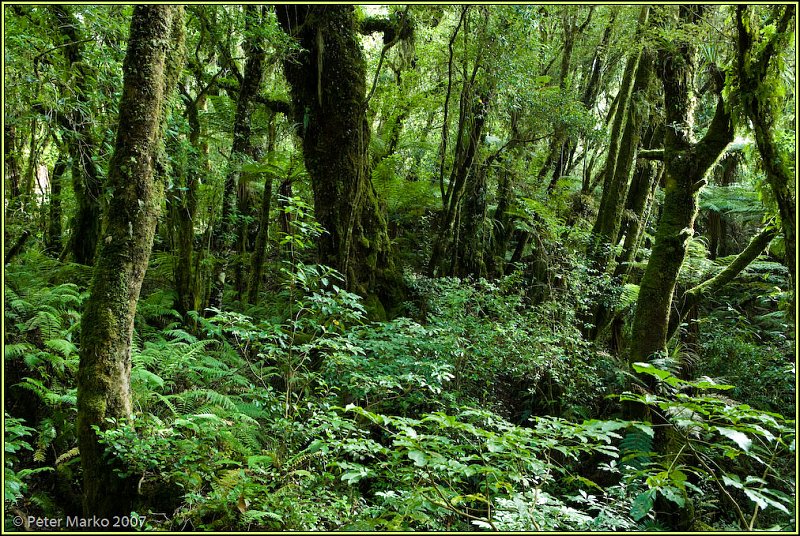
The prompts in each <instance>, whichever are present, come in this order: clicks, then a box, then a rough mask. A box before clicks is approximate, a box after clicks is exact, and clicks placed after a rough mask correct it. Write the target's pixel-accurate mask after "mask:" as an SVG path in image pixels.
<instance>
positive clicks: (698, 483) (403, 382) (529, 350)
mask: <svg viewBox="0 0 800 536" xmlns="http://www.w3.org/2000/svg"><path fill="white" fill-rule="evenodd" d="M32 260H35V259H32ZM16 269H17V270H21V271H24V270H28V271H29V272H28V273H23V272H19V273H16V274H15V273H14V272H13V271H12V272H11V273H10V274H9V277H8V284H7V287H6V302H5V310H6V325H7V333H6V350H5V365H6V371H7V380H6V381H7V382H10V383H7V385H10V387H9V403H8V404H7V412H8V414H7V415H6V429H5V439H6V442H5V444H6V468H5V481H6V489H5V501H6V506H8V507H10V508H14V509H16V510H17V511H20V512H24V513H29V514H31V515H34V514H39V515H48V516H58V515H65V514H66V515H77V514H79V513H80V495H79V492H80V479H81V472H80V458H79V454H78V452H77V448H76V445H77V443H76V439H75V435H74V425H75V416H76V408H75V373H76V370H77V363H78V355H79V336H78V334H79V328H80V310H81V307H82V303H83V301H84V300H85V298H86V293H85V289H84V288H82V287H80V286H78V285H75V284H58V283H57V280H45V279H44V276H42V277H39V278H38V279H36V278H35V279H34V280H35V282H36V284H35V285H26V286H25V287H24V290H23V287H22V286H21V285H18V284H17V282H18V281H19V278H21V277H23V276H24V277H28V278H34V276H33V275H32V274H31V273H30V270H31V266H30V265H28V264H26V263H24V262H23V263H21V264H20V265H19V268H16ZM280 281H281V282H280V288H278V289H277V291H276V292H275V295H274V296H273V297H272V298H271V299H272V300H274V302H275V303H282V306H281V307H275V308H273V309H272V314H270V315H265V316H263V317H254V316H250V315H247V314H243V313H241V312H237V311H231V310H222V311H213V312H211V314H209V315H207V316H204V315H201V314H198V313H195V312H190V313H189V314H188V315H187V317H186V318H181V317H180V315H179V314H177V312H175V311H174V307H173V304H172V303H171V302H170V297H169V295H168V294H164V293H160V292H154V293H151V294H150V295H148V296H144V297H143V299H142V301H141V302H140V305H139V312H138V315H137V320H136V328H137V329H136V333H135V336H134V347H133V350H132V372H131V382H132V391H133V397H134V399H133V402H134V408H135V412H134V415H133V417H132V418H131V419H129V420H126V421H120V422H115V423H112V426H110V428H109V430H108V431H106V432H103V433H102V434H101V435H102V441H103V443H104V444H105V445H106V447H107V452H108V455H109V456H113V457H115V458H117V459H118V461H119V462H120V463H119V467H120V468H121V469H120V470H119V471H120V473H121V476H135V477H136V478H137V479H138V482H139V504H138V505H137V513H139V514H141V515H146V516H147V519H148V521H147V528H149V529H152V530H474V529H479V530H509V531H514V530H659V529H669V528H674V527H675V526H685V527H687V528H688V529H697V530H704V529H708V528H715V529H724V528H734V529H747V528H761V529H764V528H781V529H786V528H790V527H792V526H793V524H794V518H793V516H792V514H791V512H793V510H794V496H793V492H792V490H793V489H794V473H793V466H792V465H791V463H790V462H791V460H793V458H794V448H795V447H794V432H793V428H794V422H793V421H791V420H788V419H787V418H784V417H783V416H781V415H780V414H778V413H777V412H775V411H762V410H760V409H756V408H757V406H755V405H748V404H744V403H742V402H740V401H738V399H737V396H735V388H730V387H729V386H728V385H725V384H722V383H721V382H719V381H716V380H711V379H710V378H706V379H700V380H696V381H685V380H679V379H678V378H677V377H676V376H674V375H673V374H672V373H671V372H669V371H668V370H664V369H662V368H656V367H654V366H652V365H644V364H642V365H638V369H637V370H636V371H633V372H638V373H639V374H640V375H645V376H647V375H650V376H653V377H654V378H655V381H656V382H657V384H658V390H657V391H656V394H648V395H644V394H641V393H640V391H638V390H637V389H633V390H631V391H630V392H628V393H627V394H623V395H615V393H622V392H623V391H624V390H625V389H624V386H623V384H622V383H621V382H619V381H617V380H613V378H614V377H615V376H613V375H611V374H610V372H609V371H611V370H612V369H614V367H618V366H619V365H618V364H617V363H616V362H615V361H613V360H612V359H611V358H610V356H608V354H606V353H604V352H600V351H598V350H597V349H596V348H595V347H593V346H592V345H591V344H589V343H586V342H583V339H582V338H581V337H580V335H579V331H578V329H577V328H576V327H574V326H575V325H576V324H577V322H576V319H575V317H574V313H573V311H574V310H575V308H574V307H563V306H562V305H561V304H559V303H554V302H551V301H545V302H543V303H540V304H538V305H532V304H530V303H529V302H528V301H527V298H526V295H525V292H523V290H524V289H523V288H522V285H520V283H519V276H518V275H512V276H509V277H507V278H505V279H502V280H499V281H495V282H487V281H478V282H469V281H462V280H457V279H439V280H429V279H426V278H422V277H416V276H415V277H410V279H409V281H408V284H409V287H410V288H412V289H413V291H414V292H413V293H414V294H416V295H417V296H423V297H424V298H422V299H417V300H416V301H415V302H413V303H409V304H407V307H406V308H407V310H409V311H411V312H412V313H414V317H413V318H411V317H400V318H396V319H394V320H391V321H387V322H375V323H369V322H367V320H366V312H365V309H364V307H363V305H362V303H361V299H360V298H359V297H358V296H356V295H354V294H351V293H349V292H347V291H345V290H344V289H342V288H340V287H338V286H337V285H336V281H337V275H336V274H335V272H333V271H332V270H330V269H328V268H325V267H320V266H316V265H304V264H302V263H296V264H295V265H294V266H293V267H291V268H290V267H289V266H288V265H287V270H286V271H285V272H284V273H283V275H282V276H281V279H280ZM561 299H565V300H569V299H577V298H574V297H570V296H566V295H562V296H561ZM8 372H11V375H10V376H8ZM633 372H631V373H633ZM626 374H627V373H624V374H622V375H621V376H622V377H625V376H626ZM618 376H619V374H618ZM610 378H612V379H610ZM614 395H615V396H614ZM620 396H621V400H620ZM620 402H625V403H634V404H644V405H646V406H647V407H649V408H650V413H648V415H649V416H648V417H647V418H646V419H645V420H642V421H626V420H621V419H619V418H618V415H617V414H618V412H619V408H620V407H621V406H620V405H619V404H620ZM665 430H668V433H665V432H664V431H665ZM665 511H666V512H670V511H675V512H679V513H680V514H679V517H680V520H679V521H674V519H673V517H670V516H669V515H667V514H665ZM681 524H682V525H681Z"/></svg>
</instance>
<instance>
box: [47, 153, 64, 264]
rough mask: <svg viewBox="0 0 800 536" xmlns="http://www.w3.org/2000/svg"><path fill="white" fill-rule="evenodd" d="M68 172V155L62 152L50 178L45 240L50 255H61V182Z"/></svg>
mask: <svg viewBox="0 0 800 536" xmlns="http://www.w3.org/2000/svg"><path fill="white" fill-rule="evenodd" d="M66 170H67V158H66V155H65V154H64V153H63V152H61V153H59V154H58V160H56V165H55V166H54V167H53V175H52V176H51V177H50V209H49V215H48V218H47V220H48V222H47V236H46V238H45V249H46V251H48V252H50V254H54V255H56V256H57V255H58V254H59V253H61V248H62V244H61V233H62V231H61V180H62V178H63V176H64V172H65V171H66Z"/></svg>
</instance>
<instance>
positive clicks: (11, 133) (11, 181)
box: [3, 123, 21, 207]
mask: <svg viewBox="0 0 800 536" xmlns="http://www.w3.org/2000/svg"><path fill="white" fill-rule="evenodd" d="M16 140H17V129H16V127H15V126H14V125H11V124H9V123H6V124H5V125H4V126H3V160H4V161H5V164H6V177H8V185H9V193H10V199H9V206H10V207H14V206H15V205H16V204H17V202H18V201H19V193H20V192H19V183H20V180H21V176H20V170H19V156H18V154H17V150H16V145H17V143H16Z"/></svg>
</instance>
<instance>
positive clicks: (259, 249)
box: [247, 113, 276, 304]
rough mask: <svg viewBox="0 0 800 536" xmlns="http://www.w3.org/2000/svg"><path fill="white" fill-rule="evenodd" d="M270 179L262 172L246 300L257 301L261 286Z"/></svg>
mask: <svg viewBox="0 0 800 536" xmlns="http://www.w3.org/2000/svg"><path fill="white" fill-rule="evenodd" d="M275 135H276V132H275V114H274V113H273V114H272V116H271V117H270V121H269V134H268V136H269V139H268V140H267V162H268V163H269V164H271V163H272V162H273V160H274V156H275ZM272 180H273V174H272V171H271V170H269V171H267V172H266V173H265V174H264V193H263V194H262V196H261V211H260V213H259V216H258V234H257V235H256V243H255V246H254V247H253V256H252V259H251V262H250V285H249V287H248V289H247V302H248V303H253V304H255V303H258V289H259V287H260V286H261V273H262V271H263V268H264V257H265V256H266V252H267V238H268V237H269V223H270V222H269V213H270V207H271V206H272Z"/></svg>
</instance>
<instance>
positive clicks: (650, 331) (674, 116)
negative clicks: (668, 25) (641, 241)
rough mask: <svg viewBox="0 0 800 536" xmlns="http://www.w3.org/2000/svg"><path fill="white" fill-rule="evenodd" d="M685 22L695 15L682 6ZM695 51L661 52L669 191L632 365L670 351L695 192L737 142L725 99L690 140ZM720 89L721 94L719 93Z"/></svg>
mask: <svg viewBox="0 0 800 536" xmlns="http://www.w3.org/2000/svg"><path fill="white" fill-rule="evenodd" d="M679 9H680V14H681V19H682V20H684V21H686V20H687V19H688V18H689V17H690V16H691V10H690V9H689V8H687V7H686V6H680V8H679ZM693 70H694V51H693V50H692V48H691V47H690V45H689V43H687V42H676V43H674V44H673V45H672V47H670V50H660V51H659V65H658V68H657V72H658V73H659V75H660V77H661V79H662V82H663V85H664V107H665V111H666V125H668V126H667V129H666V132H665V136H664V168H665V187H664V203H663V205H662V213H661V219H660V221H659V223H658V229H657V231H656V236H655V244H654V245H653V249H652V252H651V254H650V260H649V262H648V263H647V268H646V269H645V273H644V276H643V277H642V281H641V283H640V285H639V297H638V300H637V302H636V313H635V316H634V321H633V330H632V334H631V348H630V354H629V359H630V361H631V362H636V361H646V360H648V359H649V358H650V357H651V356H652V355H653V354H656V353H658V352H662V351H664V350H665V349H666V343H667V328H668V325H669V315H670V307H671V305H672V294H673V291H674V290H675V284H676V282H677V280H678V273H679V272H680V268H681V265H682V264H683V260H684V257H685V256H686V249H687V247H688V243H689V239H690V238H691V237H692V235H693V233H694V231H693V229H694V219H695V216H696V214H697V192H698V191H699V189H700V188H702V186H703V184H704V179H703V177H704V176H705V173H706V171H707V170H708V168H709V167H711V165H712V164H713V163H714V162H715V161H716V159H717V157H718V156H719V155H720V153H721V152H722V151H723V150H724V149H725V147H726V146H727V145H728V143H730V141H732V139H733V127H732V125H731V118H730V114H729V112H728V111H727V110H726V105H725V103H724V102H723V100H722V97H721V96H719V97H718V102H717V108H716V112H715V114H714V118H713V119H712V121H711V125H710V126H709V128H708V131H707V133H706V135H705V136H704V137H703V139H702V140H700V141H699V142H697V143H693V142H692V139H691V132H692V128H691V124H692V121H691V118H692V115H693V109H692V98H691V93H692V89H691V85H692V80H693ZM721 89H722V88H721V87H718V88H717V90H718V92H719V91H721Z"/></svg>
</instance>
